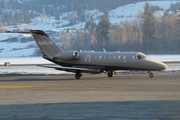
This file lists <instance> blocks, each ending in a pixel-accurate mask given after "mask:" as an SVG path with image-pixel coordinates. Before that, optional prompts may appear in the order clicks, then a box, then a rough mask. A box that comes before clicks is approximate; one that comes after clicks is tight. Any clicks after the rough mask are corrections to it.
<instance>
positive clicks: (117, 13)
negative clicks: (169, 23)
mask: <svg viewBox="0 0 180 120" xmlns="http://www.w3.org/2000/svg"><path fill="white" fill-rule="evenodd" d="M146 2H147V1H146ZM146 2H138V3H135V4H128V5H125V6H120V7H118V8H116V9H114V10H112V11H110V12H109V15H110V18H109V20H110V21H111V23H113V24H119V23H120V22H122V21H125V20H133V19H135V18H136V17H137V16H138V13H139V12H143V11H144V6H145V3H146ZM177 2H180V1H178V0H175V1H149V3H150V4H151V5H154V6H155V5H156V6H159V7H161V8H163V9H164V10H166V9H168V8H169V7H170V5H171V4H172V3H173V4H174V3H177ZM121 16H123V18H121ZM130 16H131V17H130Z"/></svg>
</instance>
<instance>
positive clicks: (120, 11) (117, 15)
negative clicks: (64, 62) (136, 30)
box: [0, 0, 179, 58]
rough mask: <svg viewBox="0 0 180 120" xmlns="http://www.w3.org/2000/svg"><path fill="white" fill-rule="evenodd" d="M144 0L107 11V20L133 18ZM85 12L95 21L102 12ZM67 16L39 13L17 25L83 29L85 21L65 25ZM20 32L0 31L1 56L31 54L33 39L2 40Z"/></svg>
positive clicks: (164, 5) (159, 3)
mask: <svg viewBox="0 0 180 120" xmlns="http://www.w3.org/2000/svg"><path fill="white" fill-rule="evenodd" d="M176 2H179V1H178V0H176V1H172V0H169V1H167V0H166V1H150V2H149V3H150V4H152V5H157V6H159V7H162V8H164V9H168V8H169V7H170V4H171V3H176ZM145 3H146V2H138V3H134V4H129V5H125V6H120V7H118V8H116V9H114V10H112V11H109V20H110V22H111V23H112V24H120V23H121V21H125V20H133V19H135V18H136V17H137V16H138V13H139V12H142V11H143V9H144V5H145ZM86 14H90V15H89V16H92V17H93V18H94V20H95V22H96V23H98V21H99V17H100V16H101V15H102V14H103V13H102V12H100V11H99V10H97V9H96V10H92V11H86ZM67 16H68V13H64V14H62V15H61V16H60V20H59V21H58V20H55V18H54V17H49V16H45V15H40V16H38V17H36V18H34V19H32V20H31V23H30V24H22V25H18V26H17V27H18V28H19V29H20V30H23V29H24V28H29V29H41V30H44V31H52V30H59V31H60V32H61V31H64V30H66V29H67V28H69V29H83V28H84V26H85V22H83V23H78V24H76V25H73V26H66V25H67V24H68V23H69V21H68V20H67V19H66V17H67ZM63 26H66V27H63ZM6 27H7V28H8V30H12V29H13V28H14V26H6ZM20 36H21V35H20V34H9V33H8V34H7V33H0V56H1V58H4V57H13V56H31V55H32V54H33V52H34V49H35V48H34V46H35V45H36V44H35V42H34V41H28V42H25V43H24V42H20V41H16V42H9V41H3V40H5V39H10V38H13V37H17V38H19V37H20Z"/></svg>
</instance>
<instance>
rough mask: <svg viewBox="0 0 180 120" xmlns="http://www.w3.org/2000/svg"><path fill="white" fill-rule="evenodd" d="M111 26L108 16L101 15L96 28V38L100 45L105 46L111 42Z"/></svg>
mask: <svg viewBox="0 0 180 120" xmlns="http://www.w3.org/2000/svg"><path fill="white" fill-rule="evenodd" d="M109 27H110V22H109V19H108V17H107V16H101V19H100V21H99V23H98V26H97V28H96V39H97V41H98V46H101V47H105V46H106V45H107V43H108V42H109V35H108V34H109Z"/></svg>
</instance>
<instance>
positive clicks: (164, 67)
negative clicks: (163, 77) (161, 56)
mask: <svg viewBox="0 0 180 120" xmlns="http://www.w3.org/2000/svg"><path fill="white" fill-rule="evenodd" d="M167 68H168V66H167V65H166V64H165V63H163V62H161V63H160V64H159V70H165V69H167Z"/></svg>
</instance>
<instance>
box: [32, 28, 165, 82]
mask: <svg viewBox="0 0 180 120" xmlns="http://www.w3.org/2000/svg"><path fill="white" fill-rule="evenodd" d="M30 33H31V34H32V36H33V38H34V39H35V41H36V43H37V45H38V47H39V49H40V50H41V52H42V57H43V58H44V59H47V60H49V61H51V62H53V63H55V64H57V65H58V66H48V65H41V67H46V68H54V69H56V70H61V71H67V72H73V73H75V78H76V79H80V78H81V77H82V73H91V74H98V73H105V72H106V73H107V76H108V77H113V75H114V74H115V73H116V71H118V70H137V71H148V73H149V77H150V78H153V72H152V71H160V70H165V69H167V67H168V66H167V65H166V64H165V63H163V62H161V61H157V60H152V59H150V58H148V57H146V55H145V54H143V53H141V52H93V51H81V52H78V51H63V49H62V48H60V47H59V46H58V45H57V44H56V43H55V42H54V41H53V40H52V39H51V38H50V37H49V36H48V35H47V34H46V33H45V32H44V31H42V30H30Z"/></svg>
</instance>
